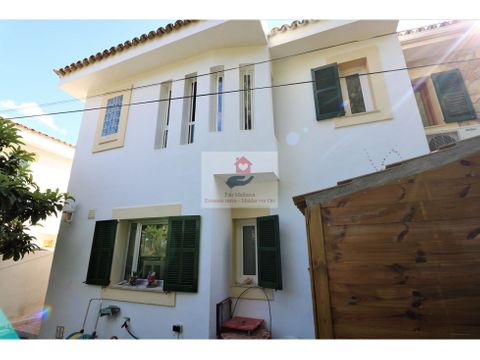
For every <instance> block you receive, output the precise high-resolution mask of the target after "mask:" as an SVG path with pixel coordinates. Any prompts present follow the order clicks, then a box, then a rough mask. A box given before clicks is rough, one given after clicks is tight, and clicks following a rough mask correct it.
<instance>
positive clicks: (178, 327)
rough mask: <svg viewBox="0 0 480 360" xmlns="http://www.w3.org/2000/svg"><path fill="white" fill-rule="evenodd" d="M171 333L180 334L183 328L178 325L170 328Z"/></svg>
mask: <svg viewBox="0 0 480 360" xmlns="http://www.w3.org/2000/svg"><path fill="white" fill-rule="evenodd" d="M172 331H173V332H176V333H177V334H181V333H182V331H183V326H182V325H180V324H176V325H173V326H172Z"/></svg>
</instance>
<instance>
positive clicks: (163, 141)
mask: <svg viewBox="0 0 480 360" xmlns="http://www.w3.org/2000/svg"><path fill="white" fill-rule="evenodd" d="M160 99H161V100H162V101H160V106H159V114H158V120H157V121H158V123H157V138H156V148H158V149H166V148H167V147H168V132H169V125H170V110H171V105H172V81H171V80H170V81H166V82H164V83H162V84H161V85H160Z"/></svg>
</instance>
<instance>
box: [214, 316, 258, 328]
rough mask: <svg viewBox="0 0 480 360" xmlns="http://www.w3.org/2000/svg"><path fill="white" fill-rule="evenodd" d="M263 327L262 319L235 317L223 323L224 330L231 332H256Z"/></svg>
mask: <svg viewBox="0 0 480 360" xmlns="http://www.w3.org/2000/svg"><path fill="white" fill-rule="evenodd" d="M261 325H263V320H262V319H252V318H247V317H241V316H235V317H233V318H231V319H230V320H228V321H225V322H224V323H223V328H224V329H230V330H242V331H255V330H256V329H258V328H259V327H260V326H261Z"/></svg>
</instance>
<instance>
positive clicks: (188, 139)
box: [182, 73, 198, 145]
mask: <svg viewBox="0 0 480 360" xmlns="http://www.w3.org/2000/svg"><path fill="white" fill-rule="evenodd" d="M197 89H198V78H197V74H196V73H194V74H190V75H187V76H185V86H184V94H185V98H184V103H183V141H182V144H185V145H186V144H193V143H194V142H195V124H196V112H197Z"/></svg>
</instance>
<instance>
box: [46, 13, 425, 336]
mask: <svg viewBox="0 0 480 360" xmlns="http://www.w3.org/2000/svg"><path fill="white" fill-rule="evenodd" d="M396 26H397V21H352V20H346V21H339V20H338V21H337V20H335V21H333V20H322V21H313V20H310V21H296V22H294V23H292V24H291V25H285V26H282V27H281V28H276V29H273V30H272V31H271V32H270V33H267V32H266V31H265V27H264V25H263V23H262V22H261V21H257V20H245V21H239V20H235V21H223V20H209V21H177V22H176V23H175V24H172V25H168V26H167V27H166V28H159V29H158V30H157V31H152V32H150V33H149V34H144V35H142V36H141V37H139V38H135V39H133V40H132V41H127V42H125V43H124V44H120V45H118V46H116V47H112V48H110V49H108V50H105V51H103V52H101V53H98V54H96V55H92V56H90V57H89V58H86V59H84V60H82V61H78V62H76V63H74V64H71V65H69V66H66V67H64V68H62V69H59V70H56V71H55V72H56V73H57V74H58V75H59V76H60V78H61V81H60V87H61V88H62V89H64V90H65V91H67V92H68V93H70V94H71V95H73V96H76V97H79V98H85V97H86V98H87V100H86V104H85V108H86V109H90V108H92V109H96V108H98V110H92V111H86V112H85V113H84V116H83V121H82V125H81V129H80V134H79V139H78V143H77V154H76V157H75V161H74V164H73V167H72V174H71V181H70V185H69V189H68V191H69V192H70V193H71V194H72V195H73V196H74V197H75V198H76V203H77V208H76V211H75V214H74V218H73V221H72V222H71V223H62V226H61V228H60V234H59V241H58V244H57V247H56V251H55V260H54V265H53V270H52V274H51V279H50V283H49V289H48V293H47V299H46V302H47V304H48V305H49V306H50V307H51V309H52V312H51V315H50V316H49V317H48V318H47V319H46V320H45V321H44V322H43V324H42V331H41V337H42V338H53V337H55V336H57V337H62V336H66V335H68V334H69V333H72V332H74V331H78V330H79V329H80V328H81V327H82V322H83V318H84V316H86V314H85V312H84V309H87V305H88V304H89V301H90V300H91V299H96V298H103V299H104V306H106V305H107V304H109V305H117V306H119V307H120V308H121V314H122V316H120V317H116V318H115V317H108V316H107V317H102V318H100V320H99V321H98V329H97V332H98V334H100V337H102V338H109V337H110V336H112V335H116V336H118V337H120V338H129V335H128V334H127V333H126V332H125V331H124V330H123V329H122V328H121V325H122V323H123V322H124V320H123V318H122V317H129V318H130V325H131V328H132V331H133V332H134V333H135V335H136V336H138V337H140V338H176V337H177V336H180V337H181V338H214V337H215V336H216V325H217V324H216V319H217V314H216V312H217V307H216V305H217V304H219V303H220V302H222V301H223V300H224V299H225V298H227V297H232V298H233V299H234V301H235V299H238V298H239V299H240V301H239V302H238V304H236V306H235V305H234V306H233V309H234V310H235V314H234V315H240V316H246V317H251V318H259V319H263V320H265V322H266V324H265V325H266V327H267V328H271V330H272V334H273V335H272V336H273V337H274V338H291V337H295V338H314V337H315V331H314V316H313V314H314V312H313V306H314V305H313V303H312V294H311V291H310V275H309V269H308V263H309V261H308V249H307V239H306V234H305V224H304V218H303V216H302V215H301V214H300V213H299V212H298V211H297V209H296V208H295V206H294V205H293V203H292V196H294V195H296V194H299V193H305V192H306V191H313V190H317V189H318V188H319V186H320V187H329V186H332V185H336V184H337V182H338V181H340V180H342V179H345V178H351V177H354V176H360V175H363V174H366V173H370V172H374V171H376V170H380V169H382V168H383V167H384V166H385V165H386V164H389V163H392V162H397V161H399V160H404V159H409V158H411V157H415V156H419V155H422V154H425V153H428V146H427V143H426V139H425V136H424V132H423V127H422V122H421V118H420V115H419V112H418V109H417V106H416V102H415V99H414V94H413V91H412V87H411V84H410V80H409V78H408V75H407V74H406V73H405V72H383V71H386V70H390V69H396V68H400V67H405V62H404V58H403V55H402V50H401V47H400V44H399V41H398V38H397V35H396V33H395V30H396ZM322 49H323V50H322ZM364 73H372V75H362V74H364ZM359 74H360V75H359ZM339 75H340V76H339ZM312 84H313V86H312ZM98 94H105V95H98ZM159 99H161V100H159ZM153 272H154V274H153ZM147 277H148V278H149V279H150V282H151V285H150V286H147V285H146V284H147V283H148V280H147V279H146V278H147ZM266 298H268V303H267V301H266V300H265V299H266ZM234 304H235V302H234ZM98 309H99V304H98V303H97V302H96V301H94V302H93V303H92V306H91V307H90V309H89V310H90V313H88V318H87V321H86V325H85V331H86V332H89V333H91V331H93V329H94V327H96V325H95V318H96V316H95V313H97V311H98ZM269 314H271V315H269ZM176 324H180V325H182V333H181V334H177V333H175V332H173V331H172V326H173V325H176ZM62 332H63V335H62Z"/></svg>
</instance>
